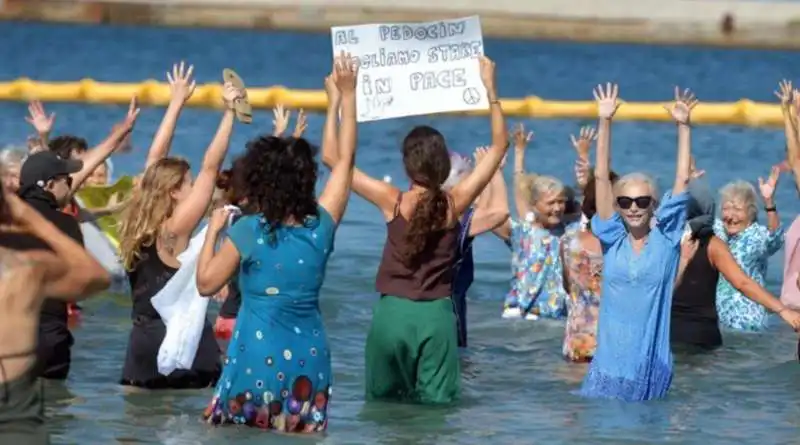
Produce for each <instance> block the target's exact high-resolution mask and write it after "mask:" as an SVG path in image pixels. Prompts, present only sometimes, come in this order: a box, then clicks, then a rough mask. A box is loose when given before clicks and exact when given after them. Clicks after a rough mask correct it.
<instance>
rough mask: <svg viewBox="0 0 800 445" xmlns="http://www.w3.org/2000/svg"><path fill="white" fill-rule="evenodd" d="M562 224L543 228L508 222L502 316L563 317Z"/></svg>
mask: <svg viewBox="0 0 800 445" xmlns="http://www.w3.org/2000/svg"><path fill="white" fill-rule="evenodd" d="M564 232H565V229H564V227H563V226H561V227H558V228H557V229H551V230H548V229H543V228H541V227H538V226H536V225H533V224H531V223H530V222H527V221H517V220H512V221H511V238H510V240H511V249H512V254H511V269H512V272H513V274H514V275H513V277H512V278H511V289H510V290H509V291H508V293H507V294H506V298H505V304H504V306H503V316H504V317H507V318H510V317H511V316H512V314H513V316H517V315H518V316H520V317H527V318H537V317H545V318H564V317H565V316H566V315H567V293H566V291H565V290H564V284H563V283H564V269H563V265H562V263H561V255H560V252H561V244H560V239H561V236H562V235H564Z"/></svg>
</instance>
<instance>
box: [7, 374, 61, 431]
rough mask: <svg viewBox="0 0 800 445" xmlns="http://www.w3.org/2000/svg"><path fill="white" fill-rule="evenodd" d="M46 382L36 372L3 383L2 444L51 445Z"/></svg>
mask: <svg viewBox="0 0 800 445" xmlns="http://www.w3.org/2000/svg"><path fill="white" fill-rule="evenodd" d="M49 443H50V440H49V436H48V434H47V425H45V424H44V401H43V398H42V382H41V381H40V380H39V379H38V378H37V377H36V376H35V375H32V373H30V372H29V373H28V375H25V376H23V377H20V378H18V379H16V380H13V381H10V382H5V383H0V444H3V445H5V444H9V445H16V444H19V445H22V444H25V445H44V444H49Z"/></svg>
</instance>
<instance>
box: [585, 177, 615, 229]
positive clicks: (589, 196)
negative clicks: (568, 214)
mask: <svg viewBox="0 0 800 445" xmlns="http://www.w3.org/2000/svg"><path fill="white" fill-rule="evenodd" d="M608 179H610V180H611V183H612V184H613V183H615V182H617V179H619V176H618V175H617V174H616V173H614V172H613V171H612V172H609V173H608ZM595 182H596V181H595V177H594V172H590V173H589V181H587V182H586V187H584V188H583V202H582V203H581V213H583V215H584V216H586V218H587V219H589V220H591V219H592V217H593V216H594V214H595V213H597V192H596V191H595Z"/></svg>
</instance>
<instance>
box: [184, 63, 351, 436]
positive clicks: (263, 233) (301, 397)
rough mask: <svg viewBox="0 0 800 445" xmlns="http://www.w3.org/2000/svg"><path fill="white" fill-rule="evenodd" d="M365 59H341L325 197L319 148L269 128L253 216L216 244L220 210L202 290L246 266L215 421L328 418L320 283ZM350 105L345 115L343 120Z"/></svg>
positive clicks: (331, 87) (347, 164)
mask: <svg viewBox="0 0 800 445" xmlns="http://www.w3.org/2000/svg"><path fill="white" fill-rule="evenodd" d="M356 70H357V69H356V65H355V59H351V58H350V56H349V55H344V54H343V55H342V56H340V57H338V58H337V60H336V62H335V64H334V71H333V73H332V75H331V76H330V77H328V78H327V79H326V81H325V87H326V91H327V93H328V99H329V100H328V103H329V104H330V105H329V108H328V117H327V121H326V123H325V130H324V133H323V146H326V147H328V148H329V149H333V150H337V152H338V153H339V162H338V163H337V164H336V165H335V166H334V167H333V169H332V172H331V176H330V179H329V180H328V183H327V184H326V186H325V190H324V191H323V193H322V195H321V196H320V197H319V199H317V198H316V196H315V185H316V182H317V164H316V161H315V159H314V155H315V151H316V150H315V149H314V147H312V146H311V145H310V144H309V143H308V142H307V141H306V140H304V139H302V138H300V139H295V138H285V139H284V138H278V137H275V136H262V137H259V138H256V139H254V140H253V141H251V142H250V143H249V144H248V145H247V151H246V153H245V154H244V162H242V165H243V168H242V169H241V170H242V171H240V172H236V173H235V174H240V175H242V176H241V177H242V178H243V182H242V184H243V185H242V187H243V188H244V190H242V191H241V192H242V196H243V197H244V200H245V201H246V202H247V203H248V205H247V207H248V208H247V209H246V213H247V214H246V215H245V216H243V217H241V218H240V219H239V221H237V222H236V223H235V224H234V225H233V227H232V228H231V229H230V230H229V231H228V238H227V239H225V240H223V242H222V245H221V246H220V248H219V250H218V251H217V252H216V253H215V252H214V247H215V244H216V243H217V238H218V237H219V234H220V232H221V229H222V228H223V227H224V226H225V223H226V221H227V218H228V215H229V212H228V211H227V210H225V209H219V210H217V211H215V212H214V214H213V216H212V218H211V221H210V222H209V229H208V232H207V236H206V240H205V244H204V246H203V250H202V252H201V254H200V258H199V260H198V266H197V288H198V290H199V291H200V293H201V294H202V295H208V296H211V295H214V294H215V293H216V292H218V291H219V290H220V289H221V288H222V287H223V286H224V285H225V284H226V283H227V282H228V281H229V280H230V279H231V277H232V276H233V275H234V273H235V271H236V270H237V268H238V269H239V276H238V277H239V287H240V291H241V293H242V306H241V308H240V310H239V315H238V318H237V321H236V328H235V330H234V332H233V338H232V339H231V342H230V344H229V346H228V351H227V354H226V356H225V358H224V368H223V371H222V376H221V377H220V379H219V383H218V384H217V387H216V390H215V391H214V396H213V398H212V400H211V402H210V404H209V405H208V407H207V408H206V410H205V412H204V419H205V420H206V421H207V422H208V423H213V424H244V425H249V426H255V427H259V428H262V429H274V430H277V431H281V432H289V433H313V432H321V431H324V430H325V429H326V428H327V425H328V402H329V399H330V394H331V383H332V379H331V357H330V350H329V348H328V341H327V338H326V335H325V327H324V325H323V322H322V315H321V314H320V311H319V291H320V288H321V287H322V282H323V280H324V277H325V266H326V264H327V262H328V257H329V256H330V253H331V252H332V251H333V239H334V234H335V232H336V227H337V224H338V223H339V221H340V220H341V218H342V215H343V214H344V210H345V206H346V205H347V199H348V196H349V192H350V184H351V181H352V170H353V161H354V154H355V146H356V105H355V83H356V80H355V79H356ZM340 107H341V123H340V125H339V128H338V135H337V128H336V122H337V120H338V114H339V111H340Z"/></svg>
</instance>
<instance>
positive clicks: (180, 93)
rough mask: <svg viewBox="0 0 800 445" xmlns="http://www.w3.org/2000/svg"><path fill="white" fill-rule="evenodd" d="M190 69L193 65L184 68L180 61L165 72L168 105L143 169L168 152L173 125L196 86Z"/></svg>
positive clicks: (173, 131)
mask: <svg viewBox="0 0 800 445" xmlns="http://www.w3.org/2000/svg"><path fill="white" fill-rule="evenodd" d="M192 71H194V65H189V67H188V68H186V65H185V64H184V63H183V62H181V63H180V65H178V64H175V65H172V73H171V74H170V72H169V71H168V72H167V81H168V82H169V90H170V100H169V105H168V106H167V111H166V112H165V113H164V118H163V119H161V125H159V126H158V131H156V135H155V136H154V137H153V143H152V144H151V145H150V150H149V151H148V153H147V161H146V162H145V164H144V169H145V170H147V167H150V166H151V165H153V164H154V163H155V162H156V161H158V160H159V159H161V158H164V157H166V156H167V154H169V149H170V147H171V146H172V136H173V135H174V134H175V126H176V125H178V117H180V115H181V111H182V110H183V106H184V104H185V103H186V101H187V100H189V98H190V97H192V93H194V88H195V86H196V83H195V81H194V80H193V79H192Z"/></svg>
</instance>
